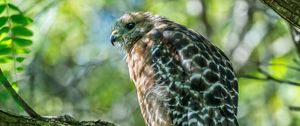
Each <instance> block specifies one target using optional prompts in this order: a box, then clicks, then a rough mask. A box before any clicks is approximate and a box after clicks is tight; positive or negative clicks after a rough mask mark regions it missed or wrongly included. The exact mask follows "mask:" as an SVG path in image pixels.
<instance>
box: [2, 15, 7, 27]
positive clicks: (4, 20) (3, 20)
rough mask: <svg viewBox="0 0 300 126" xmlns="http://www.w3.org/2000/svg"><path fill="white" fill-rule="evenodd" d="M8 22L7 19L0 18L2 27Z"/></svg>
mask: <svg viewBox="0 0 300 126" xmlns="http://www.w3.org/2000/svg"><path fill="white" fill-rule="evenodd" d="M6 22H7V17H0V27H2V26H3V25H5V23H6Z"/></svg>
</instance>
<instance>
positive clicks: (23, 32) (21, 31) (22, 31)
mask: <svg viewBox="0 0 300 126" xmlns="http://www.w3.org/2000/svg"><path fill="white" fill-rule="evenodd" d="M12 33H13V34H14V35H17V36H18V35H19V36H32V35H33V33H32V31H30V30H29V29H27V28H25V27H22V26H16V27H13V28H12Z"/></svg>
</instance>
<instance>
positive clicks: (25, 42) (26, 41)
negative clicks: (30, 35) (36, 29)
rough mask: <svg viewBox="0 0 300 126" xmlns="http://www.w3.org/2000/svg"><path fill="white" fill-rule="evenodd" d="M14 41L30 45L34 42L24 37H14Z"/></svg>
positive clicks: (21, 44) (18, 43)
mask: <svg viewBox="0 0 300 126" xmlns="http://www.w3.org/2000/svg"><path fill="white" fill-rule="evenodd" d="M13 42H15V43H16V44H17V45H19V46H29V45H31V44H32V41H31V40H28V39H23V38H13Z"/></svg>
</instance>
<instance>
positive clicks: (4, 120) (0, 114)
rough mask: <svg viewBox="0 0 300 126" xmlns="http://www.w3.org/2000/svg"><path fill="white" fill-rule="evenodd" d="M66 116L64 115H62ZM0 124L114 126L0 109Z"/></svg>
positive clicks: (98, 121)
mask: <svg viewBox="0 0 300 126" xmlns="http://www.w3.org/2000/svg"><path fill="white" fill-rule="evenodd" d="M64 117H66V116H64ZM68 118H69V117H68ZM0 120H1V121H0V126H115V125H114V124H112V123H109V122H105V121H102V120H97V121H76V120H73V119H71V120H70V119H67V120H65V119H64V118H61V117H53V118H46V117H44V118H43V119H34V118H31V117H28V116H21V115H16V114H13V113H9V112H5V111H3V110H0Z"/></svg>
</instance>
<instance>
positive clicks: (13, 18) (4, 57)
mask: <svg viewBox="0 0 300 126" xmlns="http://www.w3.org/2000/svg"><path fill="white" fill-rule="evenodd" d="M31 23H32V19H30V18H29V17H26V16H25V15H24V14H23V13H22V11H21V10H20V9H19V8H18V7H17V6H15V5H13V4H11V3H8V2H4V3H1V4H0V63H10V62H18V63H21V62H22V61H24V57H22V53H21V52H22V51H19V50H28V49H27V46H29V45H32V40H31V39H30V38H29V37H31V36H33V32H32V31H31V30H29V29H28V28H27V26H28V25H29V24H31ZM27 52H28V51H27ZM14 67H15V69H17V70H22V67H21V66H14Z"/></svg>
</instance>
